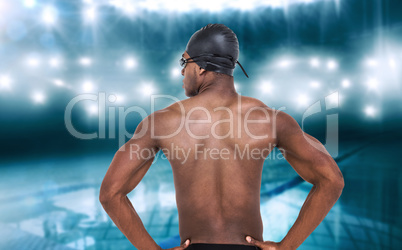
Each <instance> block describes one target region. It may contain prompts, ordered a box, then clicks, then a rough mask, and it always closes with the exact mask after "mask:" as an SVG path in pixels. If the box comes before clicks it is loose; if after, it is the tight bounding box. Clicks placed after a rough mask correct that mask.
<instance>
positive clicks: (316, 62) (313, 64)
mask: <svg viewBox="0 0 402 250" xmlns="http://www.w3.org/2000/svg"><path fill="white" fill-rule="evenodd" d="M310 65H311V67H314V68H317V67H319V66H320V60H318V58H312V59H311V60H310Z"/></svg>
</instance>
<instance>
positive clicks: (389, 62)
mask: <svg viewBox="0 0 402 250" xmlns="http://www.w3.org/2000/svg"><path fill="white" fill-rule="evenodd" d="M388 64H389V66H390V67H391V69H395V68H396V63H395V60H394V59H393V58H390V59H389V60H388Z"/></svg>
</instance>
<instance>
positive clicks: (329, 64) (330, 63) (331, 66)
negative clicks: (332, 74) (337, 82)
mask: <svg viewBox="0 0 402 250" xmlns="http://www.w3.org/2000/svg"><path fill="white" fill-rule="evenodd" d="M327 68H328V69H329V70H335V69H337V68H338V63H337V62H336V61H335V60H332V59H331V60H328V62H327Z"/></svg>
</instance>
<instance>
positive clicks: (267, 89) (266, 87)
mask: <svg viewBox="0 0 402 250" xmlns="http://www.w3.org/2000/svg"><path fill="white" fill-rule="evenodd" d="M260 89H261V91H262V92H263V93H272V89H273V86H272V83H271V82H263V83H262V84H261V87H260Z"/></svg>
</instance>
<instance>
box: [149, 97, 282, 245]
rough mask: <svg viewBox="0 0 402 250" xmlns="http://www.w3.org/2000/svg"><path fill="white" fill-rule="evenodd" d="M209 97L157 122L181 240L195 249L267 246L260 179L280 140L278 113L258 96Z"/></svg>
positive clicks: (166, 113) (181, 106)
mask: <svg viewBox="0 0 402 250" xmlns="http://www.w3.org/2000/svg"><path fill="white" fill-rule="evenodd" d="M207 92H208V91H206V92H205V93H203V94H201V95H198V96H196V97H194V98H190V99H187V100H185V101H182V102H179V103H175V104H174V105H171V106H170V107H168V108H166V109H164V110H162V111H160V112H159V114H157V115H156V116H155V117H157V118H156V119H155V121H156V122H155V126H154V128H155V130H156V131H158V132H156V135H161V136H165V137H166V136H167V137H168V138H165V139H160V140H159V145H160V148H161V150H162V151H163V153H165V155H166V156H167V157H168V159H169V162H170V163H171V166H172V169H173V174H174V182H175V187H176V200H177V208H178V211H179V222H180V224H179V226H180V236H181V238H182V239H190V240H191V242H192V243H196V242H204V243H206V242H215V243H236V244H237V243H239V244H248V242H246V240H245V237H246V235H251V236H254V237H255V238H256V239H259V240H262V230H263V228H262V220H261V216H260V185H261V173H262V167H263V163H264V160H265V158H266V157H267V156H268V154H269V152H270V151H271V150H272V149H273V147H274V146H275V142H276V139H275V135H274V131H273V129H272V122H273V120H274V117H273V114H274V112H273V111H272V110H271V109H269V108H268V107H267V106H266V105H264V104H263V103H262V102H260V101H258V100H256V99H254V98H250V97H244V96H240V95H238V94H237V93H230V94H228V95H227V96H222V95H220V96H218V95H217V94H216V93H211V94H210V93H207ZM183 110H184V112H183ZM256 120H259V121H260V122H264V123H257V122H256ZM245 121H246V122H245ZM183 123H184V126H183ZM181 126H182V128H181V129H180V127H181ZM177 131H178V133H177ZM175 132H176V133H175ZM174 134H175V135H174ZM168 135H173V136H168ZM175 149H180V150H175ZM251 152H253V154H252V153H251Z"/></svg>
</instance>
